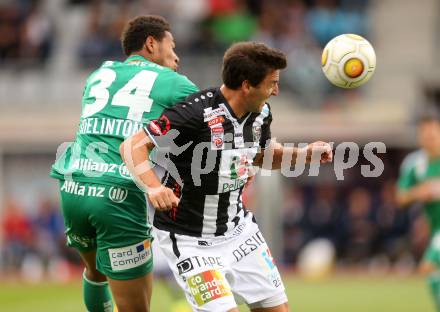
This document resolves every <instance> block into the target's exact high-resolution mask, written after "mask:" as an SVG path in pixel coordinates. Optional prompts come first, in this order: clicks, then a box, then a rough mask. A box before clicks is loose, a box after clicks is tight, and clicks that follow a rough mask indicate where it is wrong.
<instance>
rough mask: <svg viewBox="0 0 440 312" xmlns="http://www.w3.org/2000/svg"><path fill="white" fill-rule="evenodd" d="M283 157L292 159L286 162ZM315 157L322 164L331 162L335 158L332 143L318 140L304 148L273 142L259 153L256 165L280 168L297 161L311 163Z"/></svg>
mask: <svg viewBox="0 0 440 312" xmlns="http://www.w3.org/2000/svg"><path fill="white" fill-rule="evenodd" d="M283 155H284V157H283ZM286 156H289V157H286ZM265 159H266V160H265ZM268 159H269V161H268ZM283 159H289V160H290V161H289V162H287V163H285V164H284V163H283ZM314 159H316V160H319V162H320V163H322V164H323V163H327V162H331V161H332V159H333V151H332V147H331V146H330V144H329V143H326V142H322V141H317V142H313V143H311V144H309V145H307V146H306V147H304V148H298V147H286V146H283V145H282V144H280V143H278V142H272V143H271V144H270V145H269V146H268V147H267V148H266V149H264V151H262V152H260V153H258V154H257V157H256V158H255V161H254V165H255V166H259V167H264V168H265V169H271V170H276V169H280V168H281V166H283V165H287V166H289V167H290V166H295V164H296V163H297V161H305V162H306V163H310V162H311V161H312V160H314ZM270 160H272V161H270Z"/></svg>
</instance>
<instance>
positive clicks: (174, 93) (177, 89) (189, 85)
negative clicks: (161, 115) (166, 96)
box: [170, 74, 199, 105]
mask: <svg viewBox="0 0 440 312" xmlns="http://www.w3.org/2000/svg"><path fill="white" fill-rule="evenodd" d="M198 91H199V88H198V87H197V86H196V85H195V84H194V83H193V82H192V81H191V80H189V79H188V78H187V77H186V76H183V75H179V74H176V76H175V79H174V84H173V88H172V90H171V99H170V103H171V105H174V103H177V102H180V101H183V100H184V99H185V98H186V97H187V96H188V95H190V94H193V93H195V92H198Z"/></svg>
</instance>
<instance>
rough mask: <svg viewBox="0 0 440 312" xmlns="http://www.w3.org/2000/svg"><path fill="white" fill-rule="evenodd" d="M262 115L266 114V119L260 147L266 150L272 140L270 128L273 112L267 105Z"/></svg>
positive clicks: (262, 126)
mask: <svg viewBox="0 0 440 312" xmlns="http://www.w3.org/2000/svg"><path fill="white" fill-rule="evenodd" d="M262 114H265V115H266V117H265V118H264V119H263V124H262V125H261V138H260V147H261V148H265V147H266V145H267V144H268V140H270V139H271V138H272V134H271V131H270V126H271V124H272V112H271V109H270V105H269V104H267V103H266V105H265V106H264V107H263V111H262Z"/></svg>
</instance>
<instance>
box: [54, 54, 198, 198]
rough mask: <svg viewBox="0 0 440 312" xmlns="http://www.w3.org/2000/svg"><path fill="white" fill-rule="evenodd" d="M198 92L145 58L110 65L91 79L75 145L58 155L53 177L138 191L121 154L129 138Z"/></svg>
mask: <svg viewBox="0 0 440 312" xmlns="http://www.w3.org/2000/svg"><path fill="white" fill-rule="evenodd" d="M197 91H198V88H197V87H196V86H195V85H194V84H193V83H192V82H191V81H190V80H189V79H188V78H186V77H185V76H183V75H180V74H178V73H176V72H174V71H173V70H171V69H169V68H166V67H162V66H160V65H157V64H155V63H152V62H150V61H148V60H146V59H145V58H143V57H141V56H137V55H136V56H132V57H129V58H128V59H127V60H126V61H125V62H115V61H107V62H104V63H103V65H102V66H101V67H100V68H99V69H97V70H96V71H95V72H93V73H92V74H91V75H90V76H89V78H88V79H87V83H86V86H85V89H84V94H83V98H82V113H81V118H80V122H79V126H78V130H77V133H76V139H75V142H70V143H69V144H68V146H67V148H66V149H65V150H64V151H63V152H62V153H60V155H57V160H56V161H55V163H54V164H53V165H52V170H51V173H50V175H51V176H52V177H54V178H57V179H60V180H64V179H66V178H69V179H70V178H71V179H73V180H75V181H80V182H92V183H101V184H110V185H114V184H117V185H119V186H123V187H128V188H131V189H136V190H137V187H136V184H135V183H134V182H133V180H132V178H131V176H130V174H129V172H128V170H127V168H126V166H125V164H124V163H123V162H122V159H121V156H120V154H119V146H120V144H121V143H122V142H123V141H124V139H125V138H127V137H129V136H131V135H132V134H134V133H136V132H137V131H139V130H140V129H142V128H143V126H144V125H145V124H146V123H147V122H148V121H149V120H152V119H156V118H158V117H160V115H161V114H162V111H163V110H164V109H165V108H168V107H171V106H172V105H174V103H176V102H178V101H181V100H183V99H184V98H185V97H186V96H188V95H189V94H192V93H194V92H197Z"/></svg>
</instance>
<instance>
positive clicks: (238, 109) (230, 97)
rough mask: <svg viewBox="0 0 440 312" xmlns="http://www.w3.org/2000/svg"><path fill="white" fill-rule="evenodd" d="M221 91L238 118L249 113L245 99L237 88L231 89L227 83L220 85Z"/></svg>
mask: <svg viewBox="0 0 440 312" xmlns="http://www.w3.org/2000/svg"><path fill="white" fill-rule="evenodd" d="M220 92H221V93H222V94H223V96H224V98H225V99H226V101H228V104H229V106H230V107H231V108H232V110H233V111H234V114H235V116H237V118H241V117H243V116H244V115H246V114H247V113H248V111H247V110H246V108H245V105H244V101H243V98H242V96H241V95H240V93H239V92H238V91H236V90H232V89H229V88H228V87H226V86H225V85H222V86H221V87H220Z"/></svg>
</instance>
